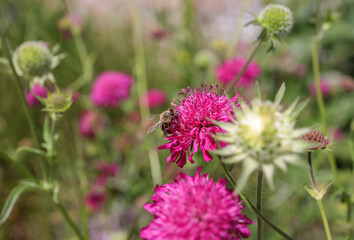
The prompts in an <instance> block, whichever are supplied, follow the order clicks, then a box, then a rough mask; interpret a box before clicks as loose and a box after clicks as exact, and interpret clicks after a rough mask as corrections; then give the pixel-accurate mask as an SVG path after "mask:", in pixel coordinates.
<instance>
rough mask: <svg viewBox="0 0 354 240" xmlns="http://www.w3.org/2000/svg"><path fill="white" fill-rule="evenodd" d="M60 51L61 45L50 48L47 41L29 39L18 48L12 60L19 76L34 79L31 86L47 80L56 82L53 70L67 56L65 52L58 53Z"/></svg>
mask: <svg viewBox="0 0 354 240" xmlns="http://www.w3.org/2000/svg"><path fill="white" fill-rule="evenodd" d="M58 51H59V45H55V46H54V47H53V48H52V49H50V48H49V44H48V43H46V42H43V41H28V42H24V43H22V44H21V45H20V46H19V47H18V48H17V49H16V51H15V52H14V54H13V56H12V61H13V63H14V66H15V69H16V72H17V74H18V75H19V76H23V77H25V78H28V79H30V80H32V81H31V82H30V85H31V86H33V85H34V83H39V84H41V85H43V84H44V82H45V81H46V80H49V81H51V82H52V83H55V79H54V76H53V75H52V73H51V72H52V70H53V69H54V68H55V67H56V66H57V65H58V64H59V63H60V61H61V60H62V59H63V58H64V57H65V55H64V54H57V55H56V53H57V52H58Z"/></svg>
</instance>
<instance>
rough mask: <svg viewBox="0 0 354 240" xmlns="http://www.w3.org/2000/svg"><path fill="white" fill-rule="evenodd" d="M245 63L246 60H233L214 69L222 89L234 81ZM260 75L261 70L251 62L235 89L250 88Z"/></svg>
mask: <svg viewBox="0 0 354 240" xmlns="http://www.w3.org/2000/svg"><path fill="white" fill-rule="evenodd" d="M246 62H247V59H244V58H234V59H231V60H228V61H226V62H224V63H223V64H222V65H220V66H219V67H218V68H217V69H216V75H217V78H218V80H219V81H220V82H221V84H222V85H223V87H228V86H229V85H230V84H231V83H232V82H233V81H234V80H235V78H236V76H237V74H238V73H239V72H240V71H241V69H242V68H243V66H244V65H245V64H246ZM260 74H261V69H260V67H259V66H258V64H257V63H256V62H251V63H250V64H249V65H248V66H247V68H246V70H245V72H244V73H243V74H242V76H241V78H240V80H239V81H238V82H237V84H236V85H235V87H238V86H244V87H251V86H252V85H253V83H254V82H255V81H256V79H257V77H258V76H259V75H260Z"/></svg>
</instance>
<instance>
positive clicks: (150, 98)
mask: <svg viewBox="0 0 354 240" xmlns="http://www.w3.org/2000/svg"><path fill="white" fill-rule="evenodd" d="M143 99H144V103H145V106H148V107H149V108H156V107H160V106H163V105H164V104H165V103H166V101H167V95H166V93H165V92H164V91H161V90H159V89H150V90H148V91H147V93H146V95H145V96H143Z"/></svg>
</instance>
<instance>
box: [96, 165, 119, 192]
mask: <svg viewBox="0 0 354 240" xmlns="http://www.w3.org/2000/svg"><path fill="white" fill-rule="evenodd" d="M96 168H97V169H98V170H99V175H98V177H97V179H96V182H95V185H101V186H102V185H105V184H106V182H107V179H108V178H109V177H115V176H117V174H118V171H119V167H118V165H117V164H115V163H110V162H98V163H97V164H96Z"/></svg>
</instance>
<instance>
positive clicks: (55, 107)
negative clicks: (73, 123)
mask: <svg viewBox="0 0 354 240" xmlns="http://www.w3.org/2000/svg"><path fill="white" fill-rule="evenodd" d="M42 101H43V103H44V105H45V108H44V109H43V111H46V112H49V114H50V116H51V118H52V119H56V118H57V117H58V116H60V114H61V113H64V112H65V111H66V110H68V109H69V108H70V106H71V104H72V100H71V93H69V94H68V93H65V92H60V91H59V90H58V89H57V90H56V91H55V92H54V93H48V97H47V99H44V100H42Z"/></svg>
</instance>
